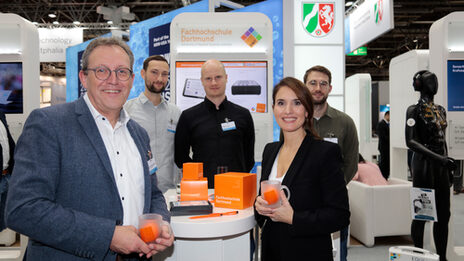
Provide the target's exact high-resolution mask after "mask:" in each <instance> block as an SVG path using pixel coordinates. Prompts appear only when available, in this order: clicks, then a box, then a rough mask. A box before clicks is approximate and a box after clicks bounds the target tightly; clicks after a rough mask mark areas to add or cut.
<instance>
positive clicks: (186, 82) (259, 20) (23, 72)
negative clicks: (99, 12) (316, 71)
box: [0, 0, 464, 261]
mask: <svg viewBox="0 0 464 261" xmlns="http://www.w3.org/2000/svg"><path fill="white" fill-rule="evenodd" d="M366 1H367V0H366ZM211 2H213V1H208V0H202V1H197V2H195V3H193V4H191V5H187V6H185V7H182V8H179V9H177V10H174V11H171V12H167V13H165V14H162V15H160V16H157V17H153V18H151V19H148V20H145V21H141V22H139V23H134V24H133V25H131V26H130V30H129V32H121V31H116V30H115V31H113V32H111V33H108V34H105V35H101V36H99V37H111V36H118V37H121V38H122V39H124V40H125V41H126V42H127V44H128V45H129V46H130V48H131V49H132V51H133V53H134V57H135V63H134V67H133V71H134V74H135V80H134V84H133V88H132V90H131V92H130V95H129V99H132V98H135V97H137V96H139V94H140V93H141V92H143V91H144V88H145V83H144V79H143V78H142V77H141V76H140V70H141V69H142V66H143V61H144V60H145V58H147V57H148V56H151V55H162V56H164V57H165V58H166V59H167V60H168V61H169V65H170V76H169V77H170V78H169V83H168V86H167V88H166V90H165V91H164V93H163V94H162V95H163V97H164V98H165V99H166V100H168V101H169V102H171V103H174V104H176V105H177V106H178V107H179V108H180V109H181V110H185V109H188V108H190V107H192V106H194V105H196V104H199V103H200V102H202V101H203V99H204V97H205V93H204V90H203V86H202V83H201V80H200V74H201V73H200V71H201V66H202V64H203V63H204V62H205V61H206V60H208V59H217V60H219V61H221V62H222V63H223V64H224V67H225V70H226V73H227V75H228V82H227V87H226V96H227V99H228V100H229V101H231V102H234V103H236V104H239V105H241V106H242V107H244V108H246V109H248V110H249V111H250V113H251V115H252V118H253V122H254V128H255V137H256V142H255V151H254V155H255V161H256V164H255V167H254V169H253V170H252V172H253V173H255V172H256V173H257V181H259V175H260V164H261V160H262V158H261V157H262V152H263V149H264V147H265V145H266V144H267V143H269V142H272V141H276V140H278V139H279V134H280V129H279V127H278V125H277V124H276V122H275V120H274V118H273V109H272V91H273V86H274V85H275V84H276V83H278V82H279V81H280V80H281V79H282V78H283V77H284V76H293V77H295V78H297V79H300V80H302V78H303V75H304V73H305V71H306V70H307V69H308V68H310V67H311V66H313V65H316V64H322V65H324V66H326V67H327V68H328V69H329V70H331V71H332V77H333V78H332V85H333V90H332V93H331V94H330V96H329V99H328V102H329V104H330V105H331V106H332V107H334V108H337V109H339V110H341V111H344V112H345V113H347V114H348V115H349V116H350V117H351V118H352V119H353V121H354V123H355V125H356V128H357V131H358V139H359V153H361V154H362V155H363V156H364V157H365V158H366V159H367V160H368V161H375V157H376V155H377V154H378V152H377V139H376V138H374V137H373V136H372V118H373V117H372V114H373V113H377V111H374V110H373V109H372V78H371V75H370V74H366V73H363V72H359V73H358V74H355V75H352V76H350V77H348V78H346V79H345V53H346V51H347V49H346V48H348V49H350V51H351V49H353V48H354V47H355V46H357V45H360V44H361V43H360V42H359V41H358V42H357V41H355V40H354V39H353V38H354V35H351V37H352V38H351V39H349V38H350V37H348V40H347V37H345V36H346V34H348V35H349V33H350V32H349V30H350V26H353V25H352V24H350V23H349V21H348V20H349V19H347V20H345V19H344V18H346V17H344V12H343V10H344V7H343V1H335V2H333V1H332V2H330V1H329V0H321V1H320V2H321V3H326V4H332V5H333V7H334V8H335V11H334V13H333V17H332V18H333V24H332V26H333V27H331V29H330V30H328V29H327V30H325V29H324V31H319V32H318V33H316V32H315V31H314V32H313V31H308V29H307V27H305V26H307V24H308V21H305V20H304V19H303V16H304V12H303V5H304V4H305V3H306V2H305V1H303V0H297V1H287V0H267V1H262V2H260V3H257V4H254V5H250V6H247V7H243V8H239V9H235V10H232V11H230V12H221V13H215V12H214V8H213V10H211ZM380 2H382V1H380ZM386 2H389V3H390V1H386ZM391 3H392V1H391ZM306 4H307V3H306ZM387 9H389V10H390V9H391V10H390V11H392V10H393V6H392V5H389V6H388V8H387ZM366 12H367V11H366ZM355 18H356V17H355ZM358 18H359V17H358ZM352 19H354V18H353V17H352ZM359 19H361V18H359ZM391 19H392V17H391ZM392 21H393V20H388V23H389V26H390V25H391V23H393V22H392ZM366 23H367V22H366ZM302 25H303V26H302ZM379 26H380V25H379ZM382 26H383V25H382ZM387 27H388V26H387ZM388 28H389V27H388ZM388 28H387V29H385V30H387V31H388V30H389V29H388ZM369 30H371V28H370V29H369ZM382 30H383V29H382ZM463 31H464V12H455V13H451V14H449V15H448V16H446V17H443V18H442V19H440V20H438V21H436V22H434V23H433V25H432V26H431V28H430V34H429V38H430V49H429V50H412V51H409V52H406V53H403V54H401V55H399V56H397V57H395V58H394V59H392V60H391V62H390V64H389V91H390V93H389V101H390V108H391V112H390V114H391V121H390V130H391V131H390V173H391V174H390V177H392V179H391V182H390V183H389V184H393V185H396V187H394V188H393V187H390V188H388V187H387V186H385V187H382V188H377V190H374V189H371V187H369V186H364V185H362V186H360V185H359V184H355V185H353V184H350V185H348V187H349V189H350V191H349V194H350V196H351V195H352V197H353V198H357V199H359V200H356V202H354V204H352V205H353V206H354V208H356V209H353V206H352V209H351V211H352V213H355V212H356V214H354V215H353V214H352V217H351V218H352V221H351V222H352V224H355V226H356V227H355V231H354V233H353V235H355V234H356V235H358V237H359V238H362V240H360V241H361V242H362V243H363V244H365V245H366V246H373V245H374V243H375V241H374V237H377V236H390V235H407V234H408V233H409V231H408V229H409V226H408V225H409V223H408V222H409V217H410V212H409V211H410V210H409V209H408V207H409V206H410V205H409V204H407V203H409V202H408V200H409V198H408V197H407V196H408V195H407V194H408V192H409V191H410V187H411V182H408V181H407V179H408V171H409V167H408V161H407V159H408V147H407V146H406V142H405V139H406V138H405V126H406V117H405V115H406V114H405V113H406V110H407V108H408V106H409V105H411V104H415V103H416V102H417V100H418V98H419V94H418V93H417V92H415V91H414V89H413V87H412V77H413V75H414V74H415V73H416V72H417V71H420V70H430V71H432V72H434V73H435V74H436V75H437V77H438V86H439V87H438V93H437V95H436V96H435V103H436V104H440V105H442V106H443V107H445V108H446V112H447V120H448V128H447V133H446V139H447V144H448V152H449V156H450V157H452V158H454V159H456V160H464V114H463V111H464V89H463V87H462V83H463V82H464V34H463V33H462V32H463ZM351 33H353V32H351ZM0 34H1V35H8V37H2V38H1V39H0V74H2V75H0V76H4V75H7V76H8V78H11V79H12V81H10V82H8V83H7V82H6V81H5V82H3V81H0V107H2V109H3V110H4V111H6V113H7V119H8V123H9V128H10V130H11V132H12V134H13V136H14V138H15V139H17V138H18V137H19V135H20V134H21V131H22V128H23V125H24V122H25V120H26V118H27V117H28V115H29V114H30V112H31V111H32V110H34V109H36V108H39V96H40V88H39V86H40V82H39V74H40V70H39V68H40V62H39V51H38V49H39V38H38V32H37V28H36V26H35V25H33V24H32V23H31V22H29V21H27V20H25V19H23V18H21V17H20V16H18V15H14V14H3V13H0ZM316 34H318V35H316ZM320 34H323V36H324V37H321V35H320ZM372 37H373V38H375V36H372ZM284 39H285V40H284ZM364 40H365V41H367V42H368V41H370V39H364ZM364 40H362V41H364ZM91 41H92V40H89V41H87V42H84V43H81V44H78V45H75V46H72V47H69V48H67V50H66V81H67V82H66V102H71V101H74V100H76V99H78V98H79V97H81V96H82V95H83V94H84V93H85V89H83V87H82V85H81V83H80V81H79V78H78V73H79V71H80V69H81V57H82V54H83V52H84V50H85V48H86V47H87V45H88V44H89V43H90V42H91ZM361 45H362V44H361ZM347 46H348V47H347ZM0 78H1V77H0ZM3 78H4V79H6V77H3ZM7 84H8V86H7ZM257 187H258V189H259V184H258V182H257ZM212 193H214V192H213V191H209V194H212ZM375 195H377V196H375ZM378 195H380V196H378ZM451 195H452V193H451ZM165 197H166V201H167V203H168V206H169V203H170V202H171V201H177V200H178V197H180V196H179V195H178V193H177V194H176V191H175V190H170V191H168V192H167V193H165ZM392 198H394V200H395V201H398V200H403V202H402V204H400V210H398V209H399V208H398V206H397V205H396V204H388V203H391V201H392ZM451 198H452V197H451ZM376 202H377V203H376ZM379 202H380V203H379ZM366 204H367V205H368V207H366V208H364V207H363V206H364V205H366ZM382 204H385V208H382V209H381V210H379V209H377V207H378V205H382ZM451 204H453V201H452V200H451ZM385 209H388V210H389V211H386V210H385ZM390 210H391V211H390ZM395 210H397V211H401V213H400V214H398V215H397V216H396V217H395V218H396V219H393V218H390V219H389V218H388V214H389V213H392V212H394V211H395ZM226 211H228V210H227V209H223V208H215V209H214V212H226ZM238 213H239V214H238V215H234V216H227V217H221V218H218V219H206V220H201V219H199V220H191V219H189V218H188V217H185V216H179V217H173V218H172V229H173V232H174V235H175V242H174V246H173V247H171V248H169V249H168V250H167V251H165V252H163V253H161V254H159V255H157V256H156V257H155V258H154V260H189V261H190V260H193V261H195V260H224V261H232V260H248V259H249V258H250V254H251V250H252V249H251V246H250V235H253V232H254V230H253V229H257V228H256V222H255V219H254V212H253V207H249V208H246V209H243V210H240V211H239V212H238ZM376 215H377V216H378V215H382V217H383V218H385V217H387V218H386V220H385V222H388V220H397V221H398V223H394V224H390V225H392V226H393V225H395V224H400V225H398V226H396V227H392V226H388V225H386V226H383V227H382V228H381V229H377V230H376V229H375V228H374V224H375V219H380V217H379V218H376ZM353 218H355V219H356V220H355V221H353ZM395 222H396V221H395ZM454 225H455V224H454V218H453V213H451V219H450V222H449V228H450V229H449V232H450V233H449V236H448V252H447V255H448V259H449V260H450V261H457V260H462V258H463V257H464V246H455V245H454V241H453V237H454V231H453V227H454ZM257 235H258V234H256V235H254V236H255V240H256V241H258V240H259V238H257ZM425 235H426V236H425V244H424V249H427V250H434V245H433V240H432V239H431V238H432V229H431V226H430V225H427V226H426V233H425ZM13 237H14V238H13ZM4 238H6V239H4ZM2 240H6V242H7V243H9V242H10V241H12V240H16V233H15V232H13V231H11V230H5V231H3V232H1V233H0V243H1V241H2ZM12 242H14V241H12ZM25 242H27V238H26V237H25V236H22V235H21V242H20V247H13V248H9V247H6V248H2V249H1V250H0V259H2V258H3V255H6V256H7V258H9V259H10V260H20V258H22V254H24V249H25V247H26V244H25ZM333 246H334V258H335V259H334V260H337V261H338V260H340V257H339V250H340V239H339V237H338V233H334V234H333ZM255 251H258V250H257V249H256V250H255ZM255 253H257V252H255ZM255 260H258V255H257V254H256V255H255Z"/></svg>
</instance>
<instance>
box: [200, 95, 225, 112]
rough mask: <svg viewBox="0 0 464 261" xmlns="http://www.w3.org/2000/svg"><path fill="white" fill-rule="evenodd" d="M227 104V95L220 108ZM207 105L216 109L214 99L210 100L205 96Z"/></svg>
mask: <svg viewBox="0 0 464 261" xmlns="http://www.w3.org/2000/svg"><path fill="white" fill-rule="evenodd" d="M226 104H227V96H226V97H225V98H224V100H223V101H222V102H221V104H219V110H223V109H224V108H225V106H226ZM205 105H206V107H207V108H209V109H214V110H216V104H214V103H213V102H212V101H210V100H209V99H208V98H206V97H205Z"/></svg>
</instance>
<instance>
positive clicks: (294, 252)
mask: <svg viewBox="0 0 464 261" xmlns="http://www.w3.org/2000/svg"><path fill="white" fill-rule="evenodd" d="M272 98H273V111H274V116H275V119H276V122H277V123H278V124H279V127H280V128H281V130H282V133H283V141H280V142H274V143H269V144H267V145H266V147H265V148H264V152H263V161H262V176H261V181H262V180H268V179H270V180H280V181H281V182H282V184H283V185H286V186H287V187H288V188H289V189H290V192H291V193H290V194H291V197H290V200H287V198H286V196H285V193H284V192H283V191H281V193H280V196H281V197H282V205H281V206H280V207H278V208H274V209H272V208H269V207H268V205H267V202H266V201H265V200H264V199H263V198H262V197H261V196H258V197H257V199H256V201H255V217H256V220H257V222H258V224H259V226H260V227H261V229H262V233H261V240H262V252H261V258H262V261H269V260H303V259H304V260H318V261H321V260H333V254H332V239H331V236H330V234H331V233H333V232H335V231H338V230H340V229H342V228H344V227H346V226H348V224H349V218H350V211H349V205H348V195H347V190H346V187H345V181H344V178H343V172H342V171H341V166H342V158H341V152H340V148H339V147H338V146H337V145H336V144H333V143H329V142H326V141H323V140H321V139H320V138H319V137H318V135H317V134H316V133H315V131H314V128H313V125H312V124H313V123H312V122H313V121H312V120H311V119H312V117H313V102H312V99H311V94H310V93H309V90H308V89H307V87H306V86H305V85H304V84H303V83H302V82H301V81H299V80H297V79H295V78H292V77H287V78H284V79H283V80H282V81H280V82H279V83H278V84H277V85H276V86H275V88H274V92H273V94H272ZM259 194H261V193H259ZM302 258H303V259H302Z"/></svg>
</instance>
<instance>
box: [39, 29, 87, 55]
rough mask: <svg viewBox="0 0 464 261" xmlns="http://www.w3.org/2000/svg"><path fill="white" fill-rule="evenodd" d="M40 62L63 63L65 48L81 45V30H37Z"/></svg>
mask: <svg viewBox="0 0 464 261" xmlns="http://www.w3.org/2000/svg"><path fill="white" fill-rule="evenodd" d="M38 30H39V39H40V61H41V62H65V61H66V48H68V47H70V46H73V45H76V44H80V43H82V39H83V35H84V33H83V30H84V29H82V28H72V29H67V28H55V29H48V28H39V29H38Z"/></svg>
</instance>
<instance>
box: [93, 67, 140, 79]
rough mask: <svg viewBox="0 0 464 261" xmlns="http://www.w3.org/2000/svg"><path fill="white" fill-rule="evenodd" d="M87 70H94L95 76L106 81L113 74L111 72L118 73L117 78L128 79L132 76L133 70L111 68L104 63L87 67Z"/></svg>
mask: <svg viewBox="0 0 464 261" xmlns="http://www.w3.org/2000/svg"><path fill="white" fill-rule="evenodd" d="M86 71H93V72H94V73H95V77H97V79H99V80H101V81H105V80H107V79H108V78H110V76H111V72H114V73H115V74H116V78H117V79H118V80H120V81H127V80H129V79H130V77H131V76H132V70H131V69H129V68H119V69H116V70H110V68H108V67H106V66H104V65H102V66H98V67H95V68H87V69H86Z"/></svg>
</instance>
